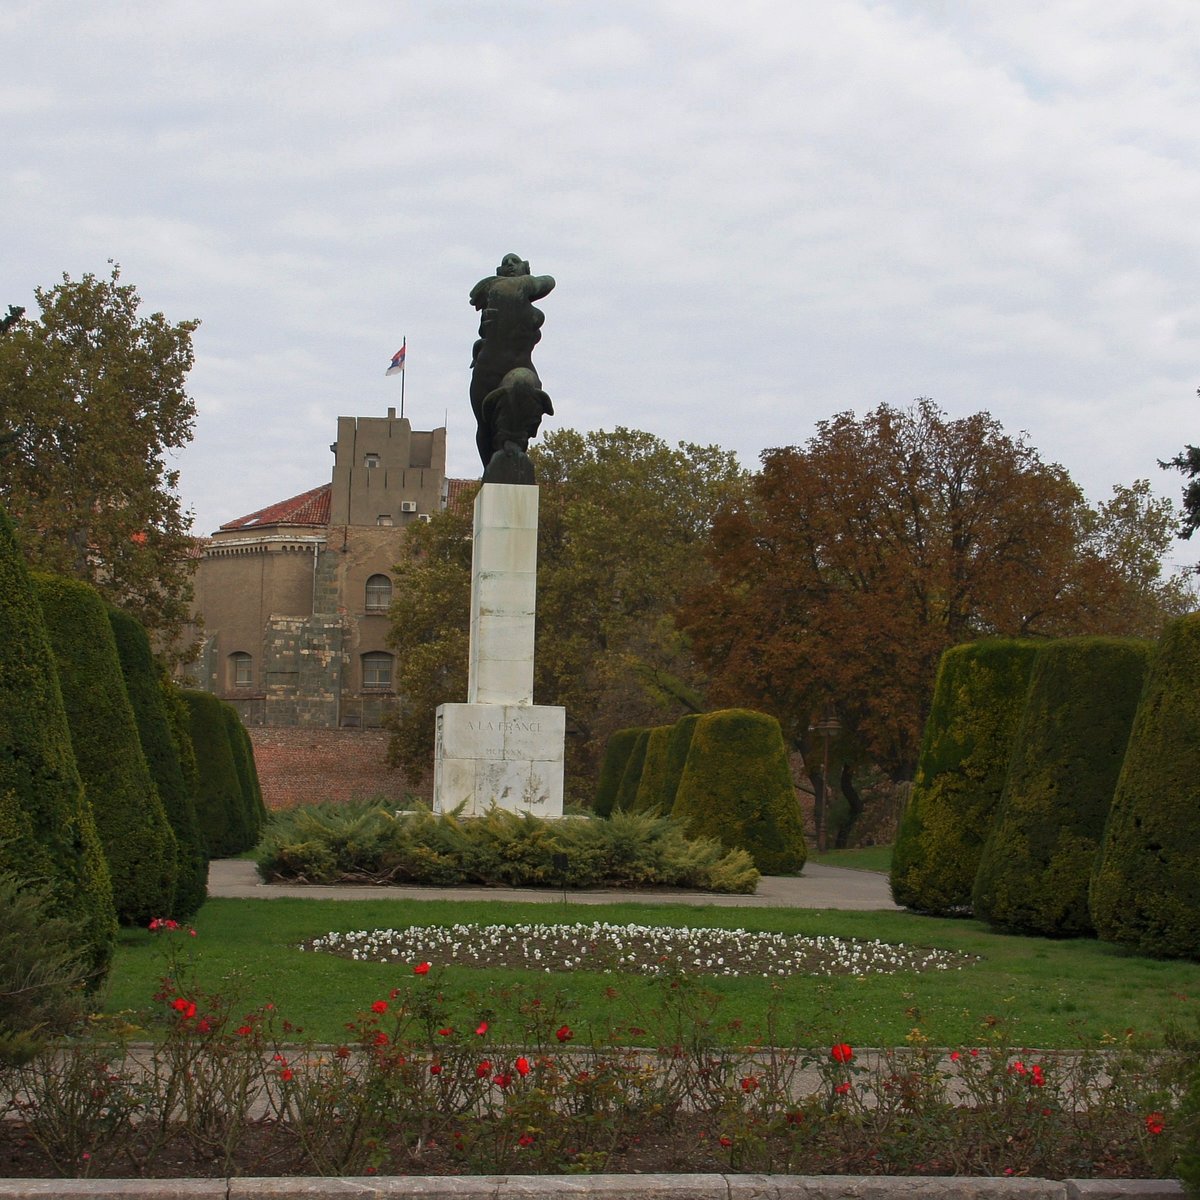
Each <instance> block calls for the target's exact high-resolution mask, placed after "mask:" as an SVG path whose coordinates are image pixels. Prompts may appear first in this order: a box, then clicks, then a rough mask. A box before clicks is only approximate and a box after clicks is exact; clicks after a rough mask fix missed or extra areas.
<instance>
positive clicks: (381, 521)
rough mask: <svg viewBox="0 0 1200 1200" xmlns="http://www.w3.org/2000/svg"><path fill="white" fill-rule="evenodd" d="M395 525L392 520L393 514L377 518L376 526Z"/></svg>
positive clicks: (383, 514) (384, 514)
mask: <svg viewBox="0 0 1200 1200" xmlns="http://www.w3.org/2000/svg"><path fill="white" fill-rule="evenodd" d="M395 523H396V522H395V521H394V520H393V519H392V514H391V513H380V514H379V516H377V517H376V518H375V524H376V525H395Z"/></svg>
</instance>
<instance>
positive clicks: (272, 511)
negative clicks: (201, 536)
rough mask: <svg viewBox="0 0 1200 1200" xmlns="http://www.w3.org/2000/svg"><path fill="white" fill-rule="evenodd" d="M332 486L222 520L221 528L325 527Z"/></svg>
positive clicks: (325, 486) (324, 484)
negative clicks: (235, 517) (228, 519)
mask: <svg viewBox="0 0 1200 1200" xmlns="http://www.w3.org/2000/svg"><path fill="white" fill-rule="evenodd" d="M332 494H333V484H331V483H323V484H321V486H320V487H315V488H313V489H312V490H311V491H308V492H301V493H300V495H299V496H293V497H292V498H291V499H290V500H280V501H279V503H278V504H271V505H268V506H267V507H266V508H260V509H259V510H258V512H253V513H250V514H248V515H247V516H244V517H238V518H237V519H236V520H234V521H226V522H225V524H224V525H222V526H221V528H222V529H258V528H260V527H262V526H264V525H328V524H329V498H330V496H331V495H332Z"/></svg>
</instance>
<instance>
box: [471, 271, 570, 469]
mask: <svg viewBox="0 0 1200 1200" xmlns="http://www.w3.org/2000/svg"><path fill="white" fill-rule="evenodd" d="M553 290H554V277H553V276H551V275H531V274H530V273H529V263H527V262H526V261H525V260H524V259H522V258H521V257H520V255H517V254H506V255H505V256H504V259H503V261H502V262H501V263H500V266H499V267H497V268H496V274H495V275H489V276H488V278H486V279H481V280H480V281H479V282H478V283H477V284H476V285H475V286H474V287H473V288H472V289H471V305H472V307H474V308H476V309H478V310H479V311H480V313H481V314H482V315H481V317H480V321H479V340H478V341H477V342H476V343H475V347H474V350H473V352H472V355H471V409H472V411H473V412H474V413H475V420H476V422H477V430H476V434H475V444H476V446H477V447H478V448H479V457H480V458H481V459H482V461H483V466H484V476H483V477H484V480H485V481H486V482H489V483H517V482H522V483H532V482H533V466H532V464H531V463H530V462H529V460H528V458H526V457H525V451H526V450H527V449H528V446H529V439H530V438H531V437H533V436H534V435H535V434H536V433H537V430H538V426H539V424H540V423H541V419H542V414H543V413H552V412H553V411H554V409H553V407H552V406H551V404H550V397H549V396H547V395H546V393H545V392H544V391H543V390H542V385H541V380H540V379H539V378H538V375H537V372H536V371H535V370H534V367H533V348H534V346H536V345H537V344H538V342H539V341H540V340H541V337H542V322H543V321H544V320H545V319H546V316H545V314H544V313H543V312H542V311H541V310H540V309H538V308H535V307H534V306H533V302H534V301H535V300H540V299H542V297H543V296H548V295H549V294H550V293H551V292H552V291H553ZM489 401H490V403H489ZM497 455H503V456H504V460H505V461H504V462H503V463H497V471H499V472H500V473H501V474H503V475H504V476H505V478H503V479H500V478H492V477H489V475H488V470H487V468H488V467H489V466H490V464H491V463H492V460H493V458H495V457H496V456H497ZM521 459H524V463H523V464H521V463H520V460H521ZM514 473H516V474H520V475H522V476H528V478H521V479H519V480H518V479H515V478H510V476H512V475H513V474H514Z"/></svg>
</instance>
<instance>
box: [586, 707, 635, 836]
mask: <svg viewBox="0 0 1200 1200" xmlns="http://www.w3.org/2000/svg"><path fill="white" fill-rule="evenodd" d="M641 733H642V730H641V729H618V730H617V731H616V733H614V734H612V735H611V736H610V737H609V739H608V743H607V745H606V746H605V747H604V758H603V759H602V760H601V763H600V780H599V782H598V783H597V784H596V798H595V800H593V801H592V811H593V812H594V813H595V814H596V816H598V817H607V816H608V815H609V814H610V813H611V812H612V810H613V807H614V805H615V804H616V802H617V792H619V791H620V790H621V777H622V776H623V775H624V774H625V767H626V765H627V764H628V762H629V756H630V754H632V753H633V748H634V746H635V745H637V740H638V737H639V735H640V734H641Z"/></svg>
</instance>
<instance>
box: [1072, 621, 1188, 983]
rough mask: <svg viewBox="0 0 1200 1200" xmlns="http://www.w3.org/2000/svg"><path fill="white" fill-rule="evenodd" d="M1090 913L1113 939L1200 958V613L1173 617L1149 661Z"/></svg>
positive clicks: (1143, 950)
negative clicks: (1176, 618)
mask: <svg viewBox="0 0 1200 1200" xmlns="http://www.w3.org/2000/svg"><path fill="white" fill-rule="evenodd" d="M1091 911H1092V922H1093V924H1094V925H1095V926H1096V932H1097V933H1098V934H1099V935H1100V937H1101V938H1102V939H1103V940H1104V941H1106V942H1116V943H1117V944H1118V945H1121V946H1127V947H1129V948H1130V949H1132V950H1136V951H1137V952H1138V953H1140V954H1148V955H1152V956H1154V957H1157V958H1197V959H1200V613H1192V614H1191V616H1187V617H1181V618H1179V619H1178V620H1175V621H1172V622H1170V624H1168V625H1167V627H1166V629H1165V630H1164V632H1163V636H1162V639H1161V640H1160V641H1159V643H1158V648H1157V651H1156V652H1155V655H1154V658H1153V660H1152V662H1151V665H1150V669H1149V671H1148V673H1147V677H1146V689H1145V691H1144V693H1143V694H1142V700H1141V703H1140V704H1139V705H1138V710H1137V715H1136V716H1135V717H1134V720H1133V730H1132V732H1131V733H1130V736H1129V747H1128V749H1127V750H1126V753H1125V762H1124V764H1123V765H1122V768H1121V774H1120V778H1119V779H1118V780H1117V787H1116V791H1115V793H1114V795H1113V802H1112V808H1111V809H1110V810H1109V817H1108V824H1107V826H1106V827H1105V831H1104V841H1103V846H1102V849H1101V854H1100V858H1099V861H1098V863H1097V865H1096V869H1095V872H1094V874H1093V876H1092V882H1091Z"/></svg>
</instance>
